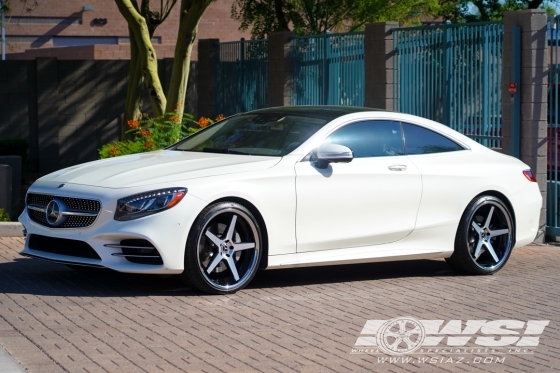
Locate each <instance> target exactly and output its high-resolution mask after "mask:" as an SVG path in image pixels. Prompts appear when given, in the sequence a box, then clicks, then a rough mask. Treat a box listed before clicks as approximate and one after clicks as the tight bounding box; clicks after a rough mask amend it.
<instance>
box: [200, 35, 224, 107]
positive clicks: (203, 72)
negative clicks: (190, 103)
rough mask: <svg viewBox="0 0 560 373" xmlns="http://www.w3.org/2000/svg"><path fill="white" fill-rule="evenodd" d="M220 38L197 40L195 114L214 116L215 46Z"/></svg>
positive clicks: (216, 56) (216, 57)
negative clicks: (196, 98)
mask: <svg viewBox="0 0 560 373" xmlns="http://www.w3.org/2000/svg"><path fill="white" fill-rule="evenodd" d="M219 42H220V39H200V40H199V41H198V74H197V84H196V85H197V89H198V100H197V115H198V116H203V117H210V118H214V117H215V116H216V115H217V114H219V113H216V80H217V73H218V71H217V66H216V64H217V59H218V55H217V47H216V45H217V44H218V43H219Z"/></svg>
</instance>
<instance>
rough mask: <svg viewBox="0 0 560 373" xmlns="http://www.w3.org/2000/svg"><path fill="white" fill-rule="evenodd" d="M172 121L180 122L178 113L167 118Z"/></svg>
mask: <svg viewBox="0 0 560 373" xmlns="http://www.w3.org/2000/svg"><path fill="white" fill-rule="evenodd" d="M169 119H170V120H171V121H172V122H175V123H181V117H179V116H178V115H173V116H172V117H171V118H169Z"/></svg>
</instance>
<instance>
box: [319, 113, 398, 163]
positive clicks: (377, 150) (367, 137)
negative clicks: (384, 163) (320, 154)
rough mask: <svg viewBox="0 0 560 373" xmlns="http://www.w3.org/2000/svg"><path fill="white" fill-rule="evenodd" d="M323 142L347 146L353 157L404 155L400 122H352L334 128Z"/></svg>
mask: <svg viewBox="0 0 560 373" xmlns="http://www.w3.org/2000/svg"><path fill="white" fill-rule="evenodd" d="M325 142H327V143H331V144H338V145H344V146H347V147H348V148H350V149H351V150H352V151H353V152H354V158H366V157H386V156H395V155H404V147H403V137H402V132H401V124H400V123H399V122H393V121H386V120H370V121H364V122H357V123H352V124H349V125H347V126H344V127H342V128H340V129H338V130H336V131H335V132H334V133H333V134H331V135H330V136H329V137H328V138H327V139H326V141H325Z"/></svg>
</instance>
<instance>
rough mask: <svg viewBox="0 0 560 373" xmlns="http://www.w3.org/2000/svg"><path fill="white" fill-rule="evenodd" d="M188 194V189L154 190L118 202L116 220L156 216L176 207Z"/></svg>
mask: <svg viewBox="0 0 560 373" xmlns="http://www.w3.org/2000/svg"><path fill="white" fill-rule="evenodd" d="M186 194H187V189H186V188H171V189H160V190H153V191H151V192H146V193H142V194H136V195H133V196H130V197H126V198H121V199H119V200H118V202H117V211H116V212H115V220H132V219H138V218H141V217H144V216H148V215H152V214H156V213H158V212H161V211H164V210H168V209H170V208H171V207H173V206H175V205H176V204H178V203H179V202H181V200H182V199H183V197H184V196H185V195H186Z"/></svg>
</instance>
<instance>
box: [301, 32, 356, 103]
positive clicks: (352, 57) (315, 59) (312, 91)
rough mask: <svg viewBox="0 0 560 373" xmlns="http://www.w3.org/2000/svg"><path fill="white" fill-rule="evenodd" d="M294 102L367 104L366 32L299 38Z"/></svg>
mask: <svg viewBox="0 0 560 373" xmlns="http://www.w3.org/2000/svg"><path fill="white" fill-rule="evenodd" d="M291 55H292V69H293V70H292V71H293V75H292V85H291V87H292V88H291V102H290V104H291V105H344V106H364V80H365V74H364V33H363V32H354V33H346V34H322V35H314V36H300V37H296V38H294V39H293V40H292V42H291Z"/></svg>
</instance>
